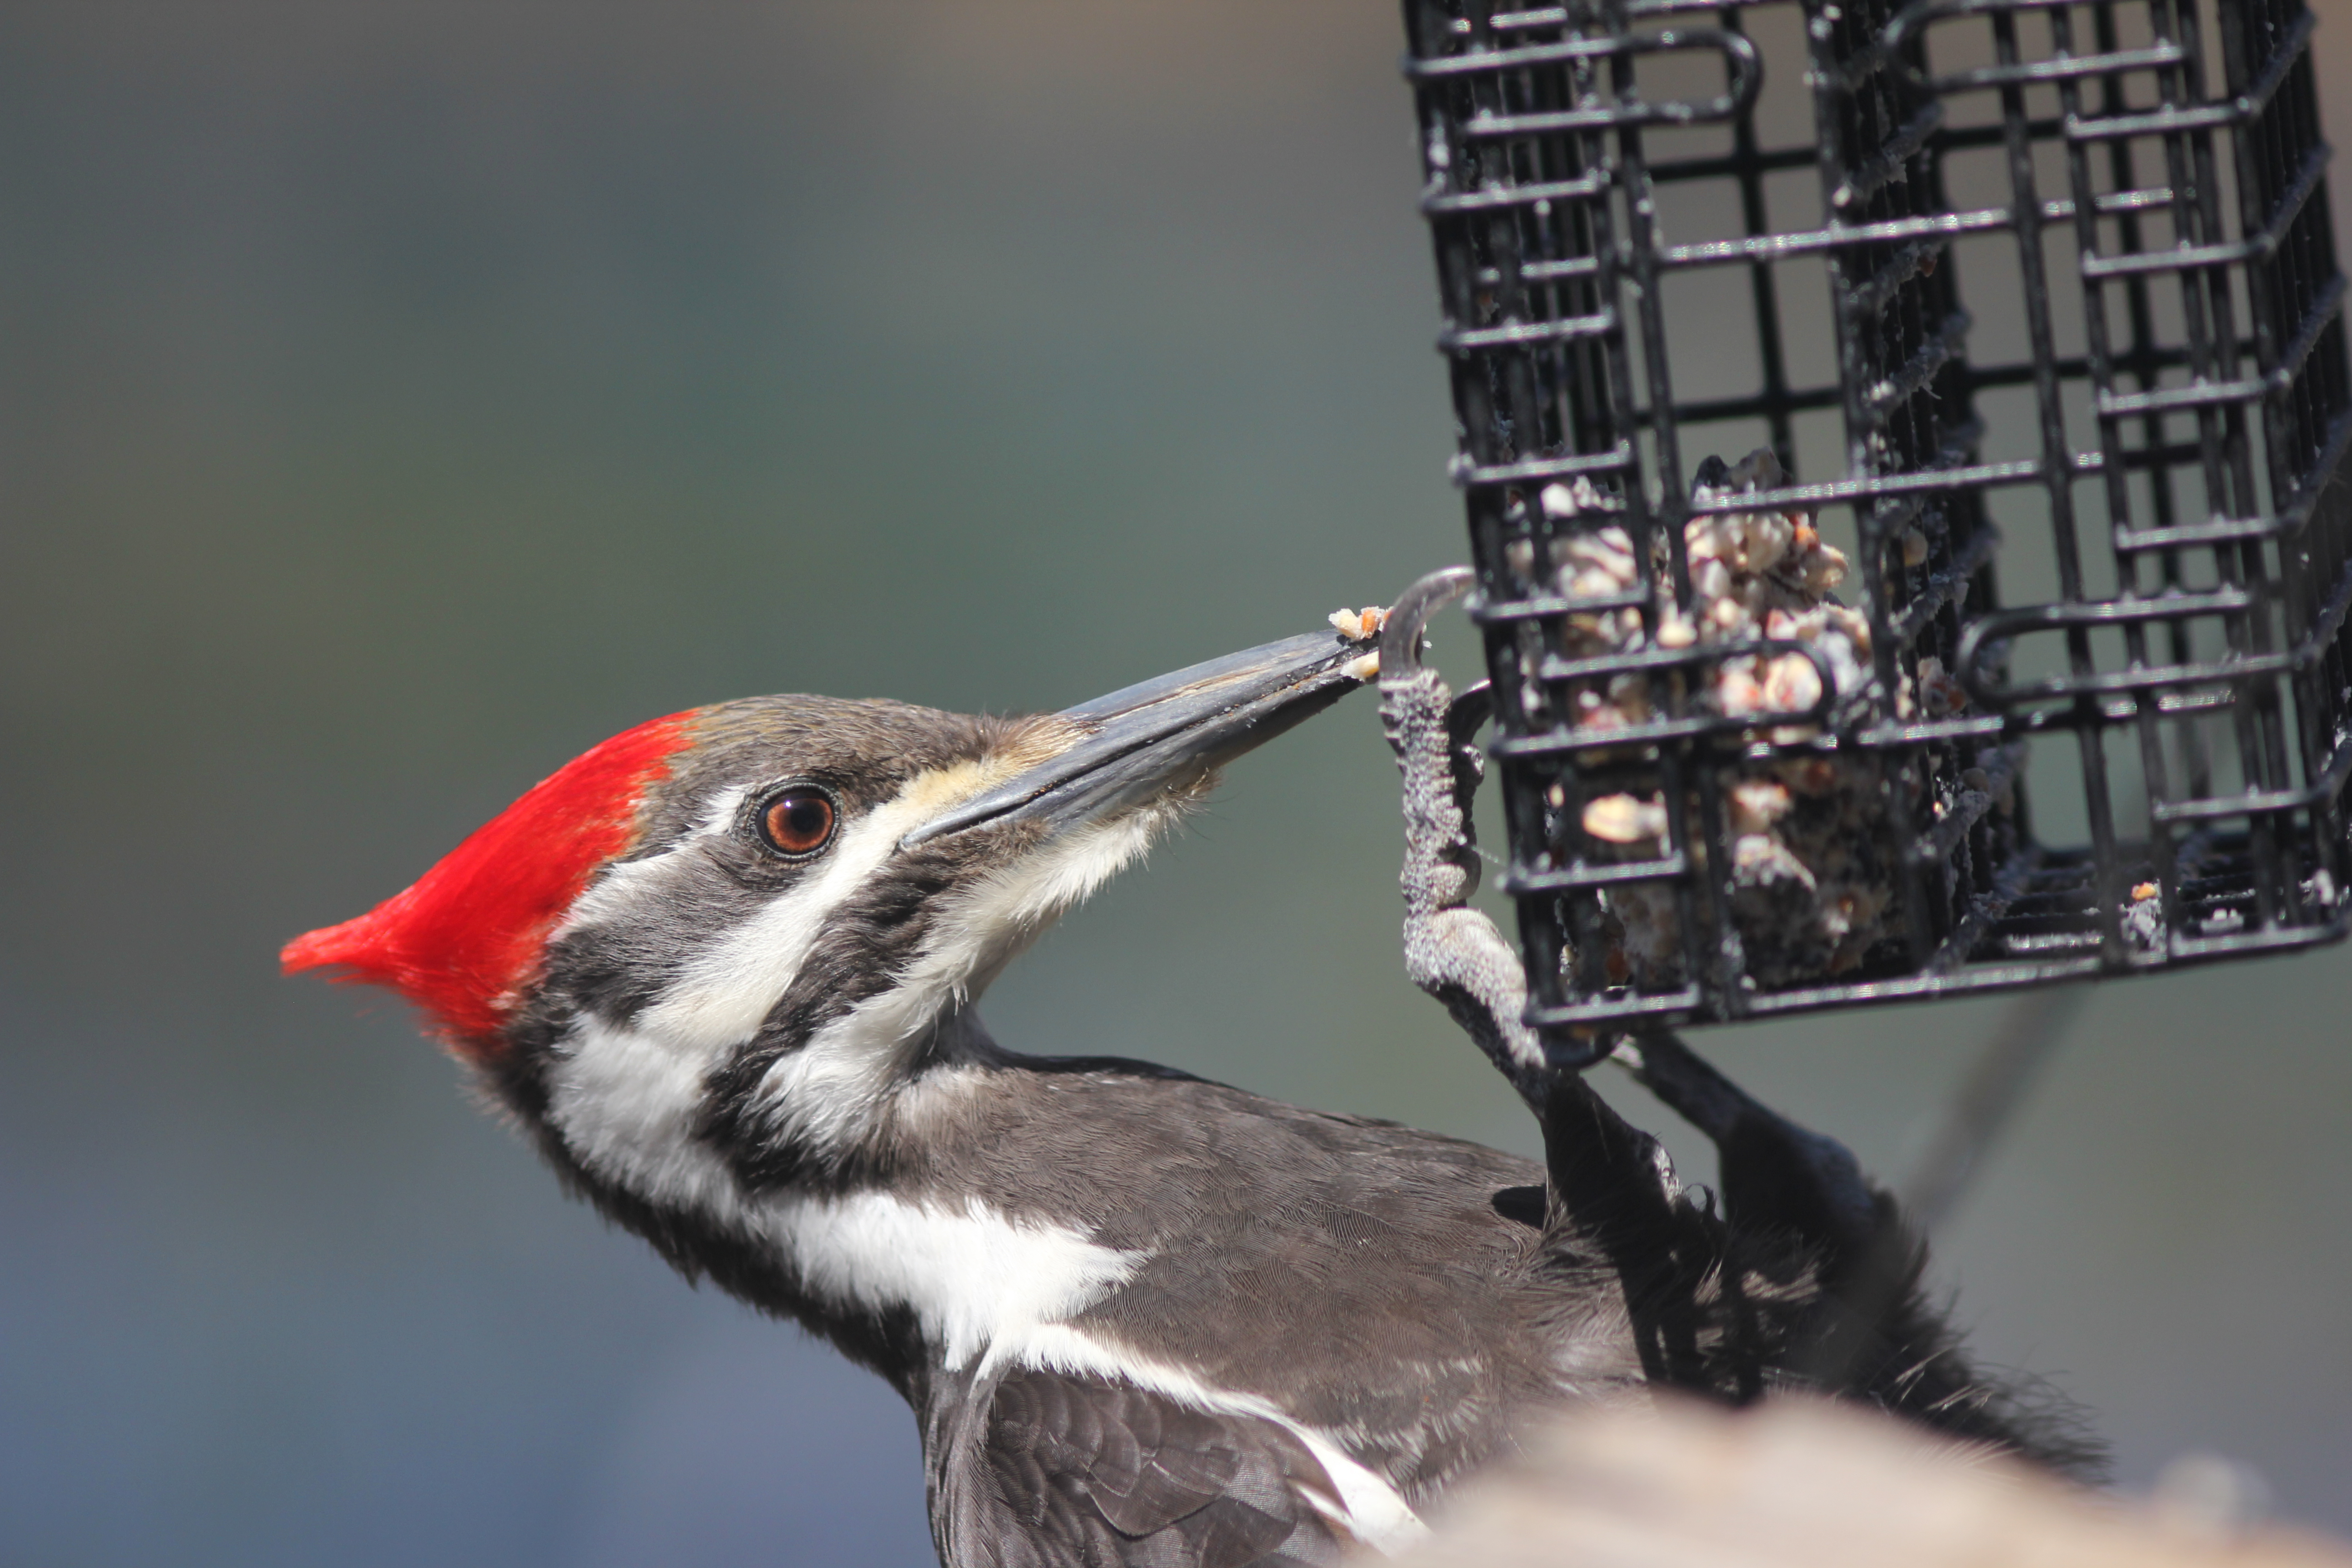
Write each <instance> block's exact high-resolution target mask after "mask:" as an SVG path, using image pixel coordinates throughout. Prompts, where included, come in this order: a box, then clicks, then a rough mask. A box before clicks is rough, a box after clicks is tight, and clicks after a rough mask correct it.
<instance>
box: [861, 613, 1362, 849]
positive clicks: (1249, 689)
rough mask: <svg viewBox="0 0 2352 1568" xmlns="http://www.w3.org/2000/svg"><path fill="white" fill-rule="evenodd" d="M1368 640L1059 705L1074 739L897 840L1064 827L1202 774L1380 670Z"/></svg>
mask: <svg viewBox="0 0 2352 1568" xmlns="http://www.w3.org/2000/svg"><path fill="white" fill-rule="evenodd" d="M1378 674H1379V659H1378V656H1377V655H1375V654H1374V653H1373V652H1372V650H1371V645H1370V644H1369V643H1368V642H1364V641H1353V642H1351V641H1349V640H1348V639H1346V638H1344V637H1341V636H1339V633H1338V632H1336V631H1324V632H1310V633H1308V634H1307V635H1306V636H1305V637H1286V638H1285V639H1284V640H1282V641H1281V642H1274V643H1267V644H1266V645H1265V647H1254V648H1250V649H1248V650H1247V651H1245V652H1243V653H1234V654H1227V655H1226V656H1225V657H1224V658H1213V659H1211V660H1209V661H1208V662H1207V663H1205V664H1195V665H1192V666H1190V667H1188V668H1183V669H1179V670H1175V671H1173V672H1171V673H1170V674H1167V675H1162V676H1160V677H1157V678H1156V679H1150V680H1146V681H1143V682H1141V683H1140V684H1139V685H1135V686H1129V687H1126V688H1123V689H1120V690H1118V691H1114V692H1112V693H1110V694H1109V695H1108V696H1107V697H1097V698H1096V699H1095V700H1093V701H1091V702H1081V703H1080V704H1078V705H1077V706H1076V708H1066V709H1064V710H1062V712H1061V713H1060V714H1059V715H1058V717H1060V718H1061V719H1063V720H1065V721H1067V722H1068V723H1070V724H1071V725H1072V726H1074V727H1075V728H1076V730H1077V731H1080V735H1081V738H1080V739H1079V740H1078V741H1077V742H1076V744H1074V745H1072V746H1070V747H1069V748H1068V749H1067V750H1066V751H1064V752H1062V753H1061V754H1060V755H1059V756H1056V757H1055V758H1054V759H1053V761H1051V762H1048V763H1039V764H1038V765H1037V766H1035V767H1034V768H1031V769H1029V770H1028V771H1027V772H1025V773H1021V774H1019V775H1018V776H1016V777H1014V778H1012V779H1009V780H1007V781H1006V782H1004V783H1003V784H999V785H997V786H996V787H995V788H994V789H992V790H989V791H987V792H986V793H985V794H982V795H975V796H973V797H972V798H971V799H970V800H968V801H966V802H964V803H963V804H962V805H960V806H957V807H956V808H955V809H954V810H952V811H950V812H947V813H944V814H943V815H941V816H936V817H934V818H932V819H931V820H930V821H929V822H927V823H925V824H924V825H923V826H920V827H918V828H916V829H915V830H914V831H913V832H911V833H909V834H908V835H907V836H906V837H904V838H901V839H900V840H898V846H899V847H900V848H906V847H910V846H913V845H917V844H920V843H922V842H924V841H925V840H926V839H931V838H939V837H943V836H945V835H947V834H950V833H958V832H961V831H962V830H963V829H965V828H967V827H976V826H980V825H981V824H982V823H993V822H1020V821H1026V820H1038V819H1042V820H1044V821H1045V822H1046V823H1047V824H1048V825H1049V826H1053V827H1056V828H1058V827H1066V826H1075V825H1076V824H1077V823H1080V822H1086V821H1091V820H1094V819H1096V818H1097V817H1101V816H1108V815H1111V814H1113V813H1116V812H1118V811H1119V810H1121V809H1123V808H1124V807H1127V806H1129V805H1139V804H1140V803H1142V802H1143V801H1146V800H1149V799H1150V798H1152V797H1153V796H1155V795H1160V794H1163V793H1165V792H1166V791H1167V790H1169V789H1171V787H1173V786H1175V785H1176V784H1179V783H1181V782H1182V781H1184V780H1187V779H1192V778H1200V777H1203V776H1205V775H1206V774H1208V773H1211V772H1213V771H1214V770H1215V769H1217V768H1219V767H1222V766H1223V765H1224V764H1225V763H1229V762H1231V761H1232V760H1233V759H1234V758H1235V757H1238V756H1240V755H1241V754H1242V753H1243V752H1247V751H1250V750H1252V749H1253V748H1255V747H1257V746H1261V745H1264V744H1265V742H1268V741H1270V740H1272V739H1274V737H1276V735H1279V734H1281V733H1282V732H1283V731H1285V730H1287V729H1289V728H1290V727H1291V726H1292V725H1294V724H1297V723H1298V722H1299V721H1302V720H1305V719H1307V718H1310V717H1312V716H1313V715H1315V714H1317V713H1319V712H1321V711H1322V710H1324V709H1326V708H1328V707H1329V706H1330V705H1331V704H1332V703H1334V702H1337V701H1338V700H1339V699H1340V698H1342V697H1344V696H1346V695H1347V694H1348V693H1349V692H1350V691H1352V690H1354V689H1356V688H1357V687H1359V686H1361V685H1363V684H1364V683H1365V682H1366V681H1368V680H1371V679H1376V678H1377V676H1378Z"/></svg>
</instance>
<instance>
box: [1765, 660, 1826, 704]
mask: <svg viewBox="0 0 2352 1568" xmlns="http://www.w3.org/2000/svg"><path fill="white" fill-rule="evenodd" d="M1820 700H1822V677H1821V672H1820V671H1819V670H1817V669H1815V668H1813V661H1812V660H1811V659H1809V658H1806V657H1805V656H1804V655H1803V654H1801V653H1788V654H1782V655H1781V656H1780V658H1776V659H1774V660H1773V661H1772V663H1771V667H1770V668H1769V669H1768V670H1767V671H1766V673H1765V676H1764V706H1765V707H1767V708H1769V709H1772V710H1774V711H1776V712H1780V713H1802V712H1805V711H1806V710H1809V709H1811V707H1812V706H1813V704H1814V703H1816V702H1819V701H1820Z"/></svg>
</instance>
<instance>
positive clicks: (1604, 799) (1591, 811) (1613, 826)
mask: <svg viewBox="0 0 2352 1568" xmlns="http://www.w3.org/2000/svg"><path fill="white" fill-rule="evenodd" d="M1584 831H1585V832H1587V833H1589V834H1591V836H1592V837H1595V838H1598V839H1600V840H1601V841H1602V842H1604V843H1608V844H1639V843H1641V842H1642V841H1643V840H1644V839H1648V838H1658V837H1664V834H1665V831H1666V808H1665V807H1664V805H1660V804H1658V803H1657V802H1656V801H1652V800H1636V799H1635V798H1633V796H1632V795H1602V796H1601V798H1600V799H1598V800H1595V801H1590V802H1588V803H1586V805H1585V807H1584Z"/></svg>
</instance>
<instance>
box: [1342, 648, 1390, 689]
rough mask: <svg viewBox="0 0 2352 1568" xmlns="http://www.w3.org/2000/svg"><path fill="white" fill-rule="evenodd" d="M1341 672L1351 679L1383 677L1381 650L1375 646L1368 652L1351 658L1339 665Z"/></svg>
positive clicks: (1376, 678)
mask: <svg viewBox="0 0 2352 1568" xmlns="http://www.w3.org/2000/svg"><path fill="white" fill-rule="evenodd" d="M1339 673H1340V674H1342V675H1344V676H1346V677H1347V678H1348V679H1350V680H1361V681H1366V682H1370V681H1374V680H1378V679H1380V678H1381V654H1380V650H1379V649H1378V648H1374V649H1373V650H1372V651H1371V652H1370V653H1368V654H1361V655H1359V656H1358V657H1357V658H1351V659H1349V661H1348V662H1347V663H1345V664H1343V665H1341V666H1340V667H1339Z"/></svg>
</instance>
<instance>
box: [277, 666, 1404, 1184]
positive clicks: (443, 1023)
mask: <svg viewBox="0 0 2352 1568" xmlns="http://www.w3.org/2000/svg"><path fill="white" fill-rule="evenodd" d="M1371 664H1372V661H1371V660H1370V658H1369V657H1368V656H1367V654H1366V651H1365V647H1363V645H1362V644H1361V643H1351V642H1350V641H1349V640H1348V639H1346V638H1345V637H1340V636H1339V635H1336V634H1333V633H1318V634H1314V635H1310V636H1307V637H1293V638H1290V639H1288V640H1287V641H1285V642H1279V643H1273V644H1269V645H1267V646H1265V647H1258V648H1253V649H1250V650H1248V651H1246V652H1244V653H1239V654H1234V655H1232V656H1230V657H1228V658H1222V659H1216V660H1213V661H1211V662H1209V663H1206V664H1201V665H1195V666H1193V667H1192V668H1186V669H1181V670H1178V671H1176V672H1174V673H1173V674H1171V675H1167V676H1163V677H1160V678H1159V679H1154V680H1149V681H1145V682H1143V683H1141V684H1140V685H1137V686H1131V687H1129V688H1126V689H1122V690H1119V691H1115V692H1112V693H1111V694H1109V695H1108V696H1106V697H1102V698H1098V699H1097V700H1094V701H1091V702H1087V703H1083V704H1081V705H1079V706H1078V707H1076V708H1071V709H1067V710H1064V711H1062V712H1059V713H1053V714H1043V715H1034V716H1029V717H1020V718H992V717H967V716H964V715H961V714H954V713H945V712H940V711H938V710H932V709H928V708H919V707H913V706H909V705H907V704H904V703H898V702H890V701H845V700H835V699H830V698H823V697H805V696H783V697H761V698H751V699H747V700H741V701H735V702H725V703H720V704H718V705H716V706H713V707H709V708H702V709H696V710H690V711H688V712H685V713H677V714H672V715H670V716H669V717H667V718H663V719H656V720H654V721H651V722H649V723H646V724H641V725H639V726H637V727H636V728H635V729H632V730H629V731H624V732H623V733H621V734H619V735H616V736H614V737H613V738H612V739H611V740H608V741H606V742H604V743H603V744H601V745H599V746H596V747H594V748H593V749H592V750H590V751H588V752H585V753H583V755H581V756H579V757H578V758H576V759H574V760H573V761H572V762H571V763H567V764H566V765H565V766H564V767H562V768H561V769H559V770H558V771H557V772H556V773H553V774H551V776H550V777H548V778H547V779H545V780H544V781H542V782H541V783H540V784H538V785H536V786H535V787H533V788H532V789H531V790H530V791H529V792H528V793H527V794H525V795H523V796H522V797H521V798H520V800H518V801H516V802H515V804H514V805H511V806H509V808H508V809H507V810H506V811H505V812H503V813H502V814H500V815H499V816H498V817H496V818H495V819H494V820H492V821H491V822H490V823H488V825H487V826H484V827H482V828H480V829H479V830H478V831H477V832H476V833H475V834H473V836H472V837H468V838H467V839H466V840H465V841H464V842H463V843H462V844H460V845H459V846H458V847H457V848H456V849H454V850H452V851H451V852H450V853H449V855H448V856H446V858H444V859H442V860H441V861H440V863H439V864H437V865H436V866H435V867H434V868H432V869H431V870H429V871H427V872H426V873H425V875H424V877H422V878H421V879H418V880H417V882H416V883H415V885H414V886H412V887H410V888H409V889H406V890H405V891H404V892H401V893H399V894H397V895H395V896H394V897H393V898H392V899H390V900H386V901H385V902H384V903H383V904H381V905H379V906H378V907H377V908H375V909H374V910H371V911H369V912H368V913H366V914H364V915H362V916H360V917H359V918H357V919H356V920H352V921H346V922H344V923H343V924H341V925H337V926H330V927H327V928H325V929H323V930H320V931H312V932H310V933H309V934H308V935H306V936H302V937H299V938H297V939H296V940H295V941H294V942H290V943H289V944H288V946H287V947H286V949H285V951H284V952H283V954H282V955H281V956H282V959H283V963H284V965H285V967H286V969H287V970H288V971H289V972H291V971H296V970H304V969H311V968H317V967H328V968H331V969H334V970H337V971H339V972H340V977H341V978H345V979H350V980H355V981H362V982H367V983H373V984H382V985H386V986H389V987H391V988H392V989H394V990H395V991H397V992H399V993H400V994H403V995H404V996H405V997H407V998H408V999H409V1000H410V1001H411V1002H413V1003H415V1004H416V1005H418V1006H419V1008H420V1009H421V1010H422V1011H423V1012H424V1013H425V1015H426V1016H427V1017H428V1018H429V1019H430V1020H431V1022H432V1023H433V1024H434V1026H436V1028H437V1029H438V1031H439V1032H440V1034H441V1035H442V1037H444V1039H445V1040H446V1042H447V1043H448V1044H449V1046H450V1047H451V1048H452V1049H453V1050H454V1051H455V1053H456V1054H457V1056H458V1057H459V1058H461V1059H463V1060H465V1061H466V1062H467V1063H469V1064H471V1065H472V1066H473V1067H474V1068H477V1069H478V1072H479V1075H480V1077H481V1078H482V1079H483V1081H484V1082H485V1083H486V1084H487V1085H488V1087H489V1088H490V1089H492V1090H493V1091H494V1093H495V1094H496V1095H497V1096H498V1097H499V1099H500V1100H503V1101H504V1102H505V1104H506V1105H507V1106H508V1107H509V1109H510V1110H512V1111H513V1112H514V1113H516V1114H517V1115H518V1116H520V1118H521V1119H522V1120H523V1121H525V1122H526V1123H527V1124H528V1125H529V1126H530V1127H531V1128H532V1129H533V1130H534V1131H536V1132H537V1133H538V1134H539V1136H540V1139H541V1143H542V1145H543V1146H544V1147H546V1148H547V1149H548V1151H549V1152H550V1153H551V1155H553V1156H554V1157H555V1158H556V1159H557V1160H558V1162H559V1163H560V1164H562V1166H564V1167H566V1168H567V1169H569V1170H570V1171H571V1173H573V1174H574V1175H576V1176H577V1177H579V1178H580V1179H582V1180H583V1181H584V1182H585V1183H586V1184H588V1185H589V1186H590V1187H591V1189H592V1190H594V1191H597V1192H599V1193H611V1192H614V1191H618V1192H620V1193H623V1194H629V1195H630V1196H631V1197H632V1199H633V1200H635V1201H638V1202H645V1203H652V1204H656V1205H664V1206H666V1207H667V1206H674V1205H679V1204H685V1205H690V1206H695V1207H697V1208H699V1209H701V1210H703V1211H705V1212H706V1213H709V1211H712V1210H713V1209H720V1210H723V1209H724V1208H726V1207H727V1206H728V1205H730V1204H731V1203H734V1202H738V1201H740V1200H741V1198H742V1195H743V1194H746V1193H752V1194H756V1193H757V1192H758V1191H760V1190H761V1189H762V1188H771V1187H773V1186H776V1185H778V1184H788V1183H792V1182H794V1181H796V1180H801V1181H821V1180H823V1179H824V1177H825V1176H826V1175H827V1174H828V1173H832V1174H835V1175H838V1174H839V1173H841V1172H843V1171H844V1170H845V1168H848V1167H851V1166H854V1165H855V1164H856V1163H858V1162H859V1161H861V1160H868V1159H871V1158H874V1157H875V1156H876V1152H877V1150H880V1149H883V1148H884V1147H886V1146H887V1144H888V1143H889V1142H890V1141H891V1139H892V1137H893V1136H894V1134H895V1132H896V1131H898V1130H899V1129H900V1128H901V1127H902V1125H903V1121H904V1113H905V1112H906V1111H907V1110H908V1102H909V1101H910V1100H919V1099H920V1092H921V1090H922V1088H923V1086H924V1084H925V1082H926V1080H927V1079H929V1078H931V1077H933V1076H935V1069H945V1068H952V1067H954V1066H956V1065H958V1064H963V1063H969V1062H970V1061H971V1059H972V1058H974V1057H975V1056H976V1055H981V1054H985V1053H987V1052H988V1051H990V1050H992V1047H989V1045H988V1043H987V1041H986V1038H985V1037H984V1036H983V1035H982V1034H980V1033H979V1030H978V1026H977V1023H976V1020H974V1019H973V1017H972V1016H971V1002H972V1001H973V1000H974V999H975V998H976V997H977V996H978V995H979V994H980V993H981V992H982V990H983V989H984V988H985V987H986V986H987V985H988V984H989V982H990V981H991V980H992V979H993V978H994V977H995V976H996V974H997V973H999V972H1001V971H1002V969H1003V966H1004V965H1005V963H1007V962H1009V961H1010V960H1011V959H1012V958H1013V956H1015V955H1016V954H1017V953H1019V952H1021V951H1022V949H1023V948H1024V947H1025V946H1027V945H1028V944H1029V943H1030V942H1033V941H1034V939H1035V938H1036V937H1037V936H1038V935H1039V934H1040V933H1041V932H1042V931H1045V929H1046V927H1047V926H1049V925H1050V924H1051V923H1052V922H1053V921H1054V920H1055V918H1056V917H1058V916H1059V915H1060V914H1061V913H1062V912H1063V911H1065V910H1067V909H1069V908H1070V907H1072V906H1073V905H1075V904H1076V903H1077V902H1079V901H1080V900H1083V899H1085V898H1086V897H1087V895H1088V894H1089V893H1091V892H1092V891H1093V890H1094V889H1096V888H1097V887H1099V886H1100V885H1101V884H1102V883H1103V882H1104V880H1105V879H1108V878H1109V877H1110V876H1111V875H1113V874H1114V873H1115V872H1117V871H1118V869H1119V868H1122V867H1124V866H1126V865H1128V864H1129V862H1131V861H1133V860H1134V859H1136V858H1138V857H1139V856H1140V855H1141V854H1142V853H1143V852H1144V850H1145V849H1146V848H1147V847H1149V846H1150V844H1151V842H1152V840H1153V839H1154V838H1155V837H1157V836H1158V835H1160V833H1161V832H1162V831H1164V830H1165V829H1166V828H1167V827H1168V826H1170V825H1171V824H1172V823H1174V822H1175V821H1177V820H1178V819H1180V818H1181V816H1183V815H1184V813H1185V812H1186V811H1187V810H1188V809H1189V808H1190V807H1191V806H1192V805H1194V804H1196V803H1197V802H1198V801H1199V800H1200V799H1201V798H1202V796H1203V795H1205V794H1206V793H1207V791H1208V789H1209V788H1210V787H1211V785H1212V784H1213V782H1214V780H1215V777H1216V774H1217V773H1218V770H1219V769H1220V768H1221V767H1222V766H1223V764H1224V763H1226V762H1228V761H1230V760H1231V759H1232V758H1234V757H1235V756H1237V755H1239V754H1240V753H1242V752H1246V751H1248V750H1250V749H1251V748H1252V747H1254V746H1256V745H1258V744H1259V743H1261V742H1264V741H1265V740H1267V739H1269V738H1271V737H1272V736H1273V735H1275V734H1277V733H1279V732H1280V731H1283V730H1286V729H1287V728H1289V727H1290V726H1291V725H1293V724H1295V723H1297V722H1298V721H1300V720H1302V719H1304V718H1306V717H1307V716H1308V715H1310V714H1312V713H1314V712H1316V711H1318V710H1321V709H1322V708H1324V707H1326V706H1328V705H1329V704H1330V703H1331V702H1332V701H1334V700H1337V699H1338V698H1339V696H1341V695H1343V694H1344V693H1345V692H1346V691H1347V690H1349V689H1352V688H1353V687H1354V686H1356V685H1357V684H1360V682H1361V681H1362V680H1363V679H1369V678H1370V674H1371Z"/></svg>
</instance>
